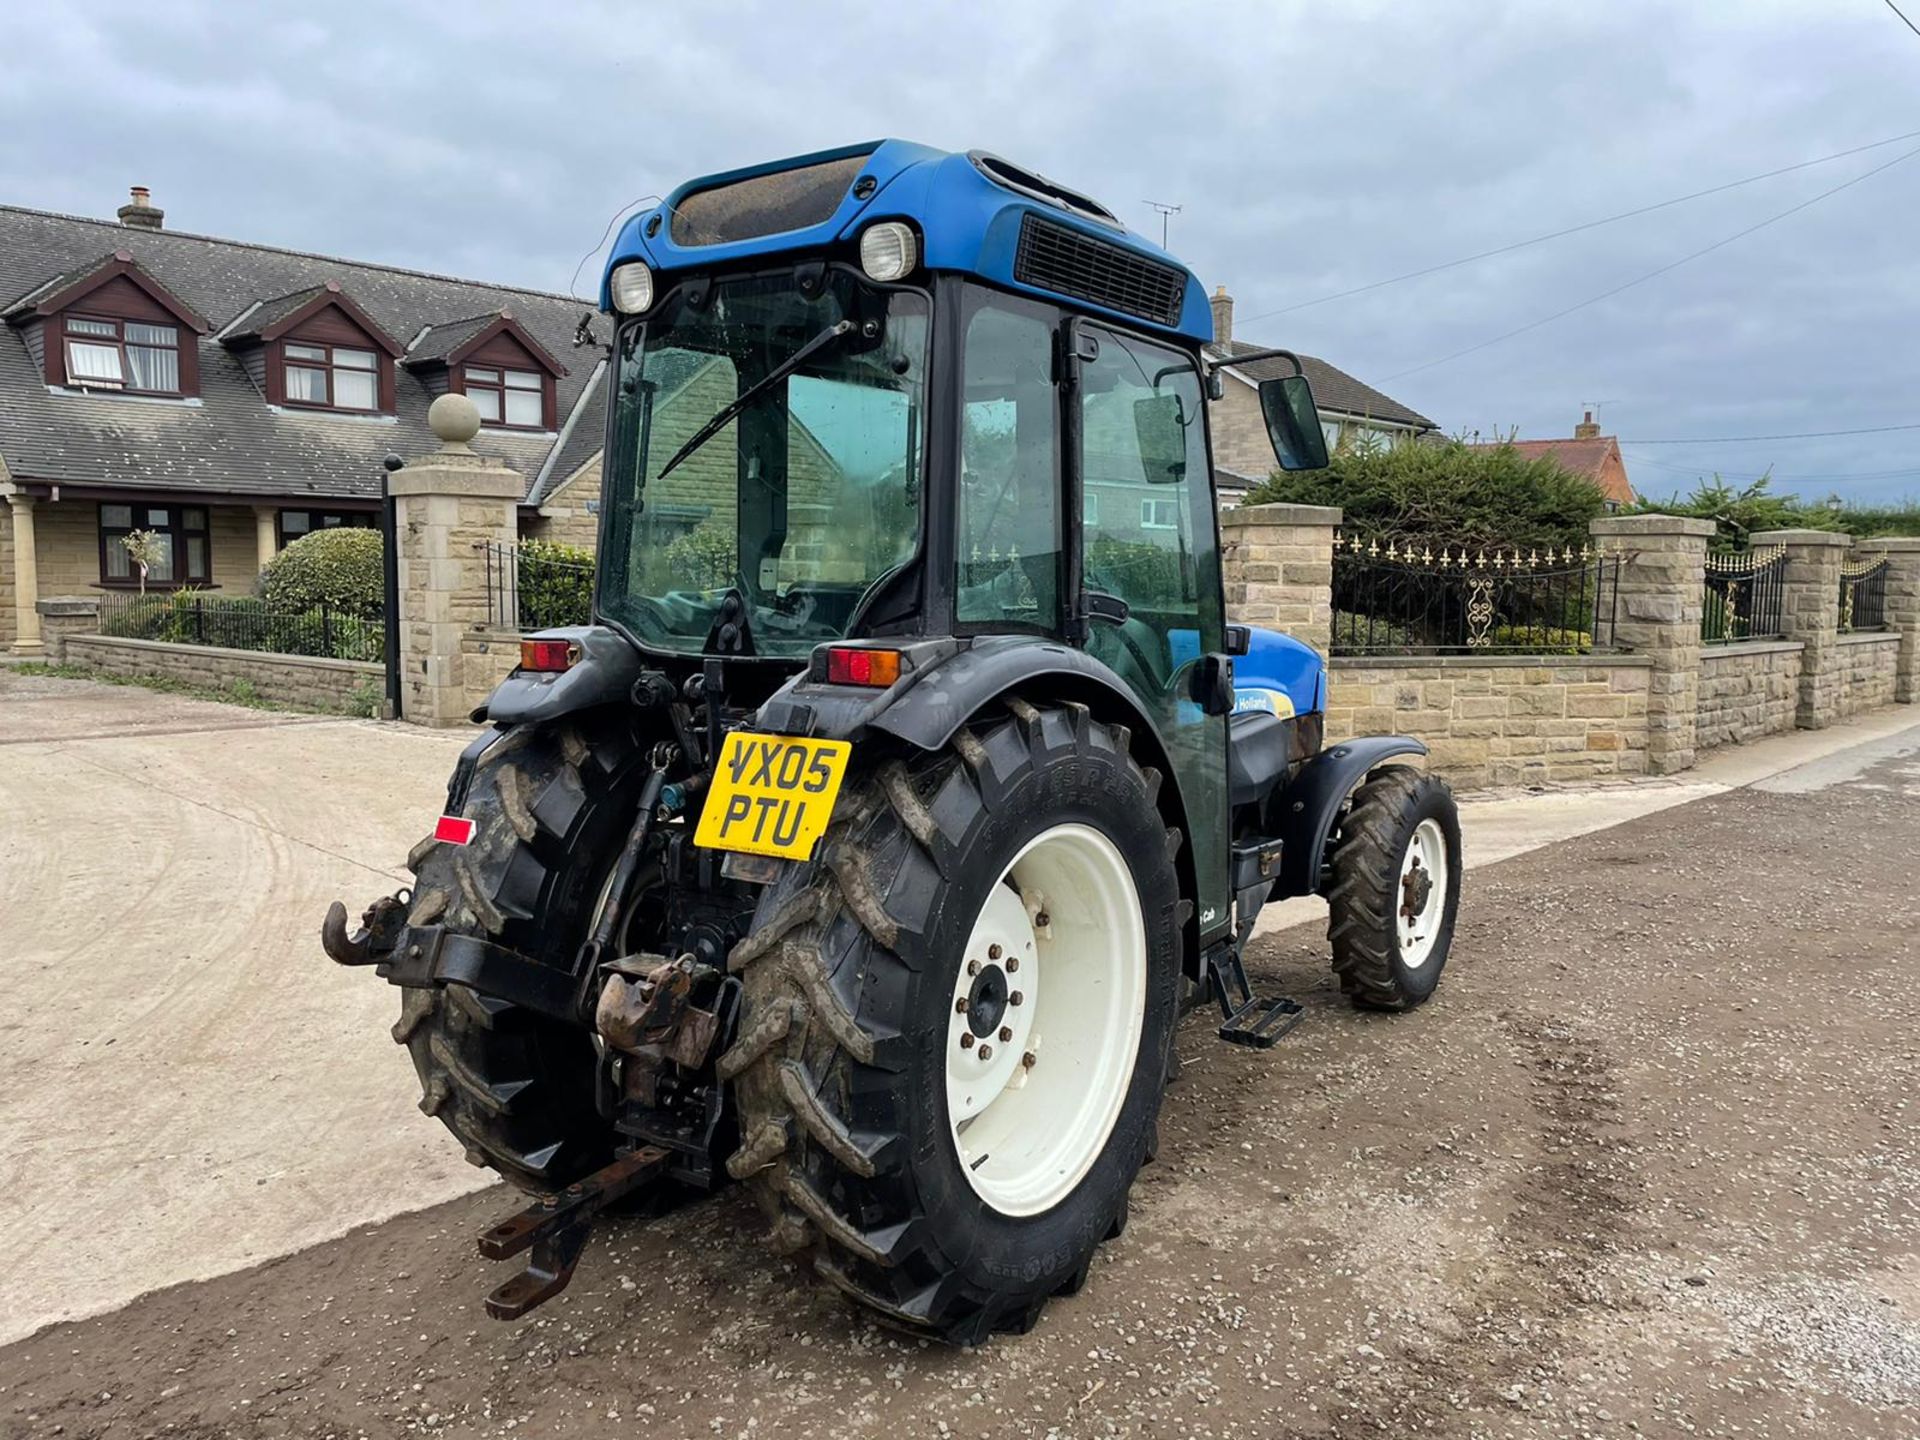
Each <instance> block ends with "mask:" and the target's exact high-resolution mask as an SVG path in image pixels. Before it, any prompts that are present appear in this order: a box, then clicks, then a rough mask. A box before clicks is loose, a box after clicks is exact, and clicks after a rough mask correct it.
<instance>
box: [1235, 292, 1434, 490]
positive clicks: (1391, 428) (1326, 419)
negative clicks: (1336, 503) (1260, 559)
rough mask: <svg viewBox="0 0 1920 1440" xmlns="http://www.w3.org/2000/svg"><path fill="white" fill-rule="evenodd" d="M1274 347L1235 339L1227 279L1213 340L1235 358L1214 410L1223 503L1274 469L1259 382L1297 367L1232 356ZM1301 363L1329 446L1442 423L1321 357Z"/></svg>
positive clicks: (1400, 439) (1388, 440) (1388, 437)
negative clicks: (1244, 360)
mask: <svg viewBox="0 0 1920 1440" xmlns="http://www.w3.org/2000/svg"><path fill="white" fill-rule="evenodd" d="M1267 348H1269V347H1268V346H1266V345H1264V344H1259V343H1256V342H1254V341H1249V340H1236V339H1235V338H1234V334H1233V297H1232V296H1231V295H1229V294H1227V292H1226V289H1225V287H1224V286H1223V287H1221V288H1219V289H1217V290H1215V291H1214V294H1213V343H1212V344H1211V345H1209V346H1207V354H1208V355H1209V356H1210V357H1212V358H1214V359H1216V360H1227V361H1228V362H1229V363H1228V364H1227V365H1226V366H1225V367H1224V368H1223V369H1222V371H1221V373H1222V375H1224V376H1225V378H1226V393H1225V394H1224V395H1223V396H1222V397H1221V398H1220V399H1219V400H1217V401H1215V402H1214V405H1213V416H1212V429H1213V460H1214V488H1215V490H1216V492H1217V494H1218V498H1219V501H1220V503H1221V504H1222V505H1237V504H1239V503H1240V501H1241V500H1242V499H1244V498H1245V496H1246V493H1247V491H1248V490H1249V489H1251V488H1252V487H1253V486H1255V485H1258V484H1259V483H1261V482H1262V481H1263V480H1265V479H1266V478H1267V477H1268V476H1269V475H1271V474H1272V473H1273V470H1274V459H1273V445H1272V443H1271V442H1270V441H1269V440H1268V439H1267V426H1266V421H1265V420H1264V419H1263V418H1262V416H1261V414H1260V397H1259V385H1260V382H1261V381H1262V380H1266V379H1270V378H1274V377H1279V376H1285V375H1291V374H1292V373H1293V367H1292V366H1291V365H1289V364H1287V362H1286V361H1284V360H1255V361H1251V362H1249V363H1248V364H1245V365H1235V364H1232V363H1231V361H1232V358H1233V356H1234V355H1235V354H1244V353H1246V352H1249V351H1254V350H1264V349H1267ZM1300 367H1301V369H1302V370H1304V371H1305V372H1306V375H1307V379H1308V380H1309V381H1310V382H1311V383H1312V385H1313V400H1314V405H1315V407H1316V408H1317V409H1318V410H1319V412H1320V428H1321V430H1322V431H1323V432H1325V434H1326V437H1327V450H1328V452H1329V453H1331V452H1332V451H1334V450H1336V449H1338V448H1339V447H1340V446H1341V445H1343V444H1347V445H1351V444H1354V443H1356V442H1358V441H1359V440H1360V439H1361V437H1362V436H1366V435H1373V436H1376V437H1378V439H1379V440H1380V441H1381V442H1383V443H1385V444H1389V445H1399V444H1404V443H1405V442H1406V441H1408V440H1411V439H1413V438H1414V437H1416V436H1419V435H1426V434H1430V433H1432V431H1433V430H1434V428H1435V427H1434V423H1433V421H1431V420H1429V419H1428V418H1427V417H1426V416H1424V415H1422V414H1421V413H1420V412H1419V411H1418V410H1415V409H1412V408H1411V407H1409V406H1406V405H1402V404H1401V403H1400V402H1399V401H1398V400H1395V399H1394V398H1393V397H1392V396H1390V395H1386V394H1383V393H1381V392H1380V391H1378V390H1376V389H1374V388H1373V387H1372V386H1371V385H1368V384H1366V383H1365V382H1364V381H1361V380H1356V379H1355V378H1354V377H1353V376H1351V375H1349V374H1348V373H1347V372H1346V371H1344V370H1342V369H1340V368H1339V367H1338V366H1335V365H1330V364H1328V363H1327V362H1326V361H1325V360H1322V359H1320V358H1319V357H1317V356H1314V355H1302V356H1301V357H1300Z"/></svg>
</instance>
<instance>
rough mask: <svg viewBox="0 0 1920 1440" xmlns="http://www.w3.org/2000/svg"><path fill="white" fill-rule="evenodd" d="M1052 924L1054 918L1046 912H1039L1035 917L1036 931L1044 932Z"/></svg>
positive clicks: (1034, 925) (1034, 926)
mask: <svg viewBox="0 0 1920 1440" xmlns="http://www.w3.org/2000/svg"><path fill="white" fill-rule="evenodd" d="M1052 923H1053V917H1052V916H1051V915H1049V914H1047V912H1046V911H1044V910H1042V911H1040V912H1038V913H1037V914H1036V915H1035V916H1034V917H1033V928H1034V929H1036V930H1044V929H1046V928H1047V926H1049V925H1051V924H1052Z"/></svg>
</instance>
